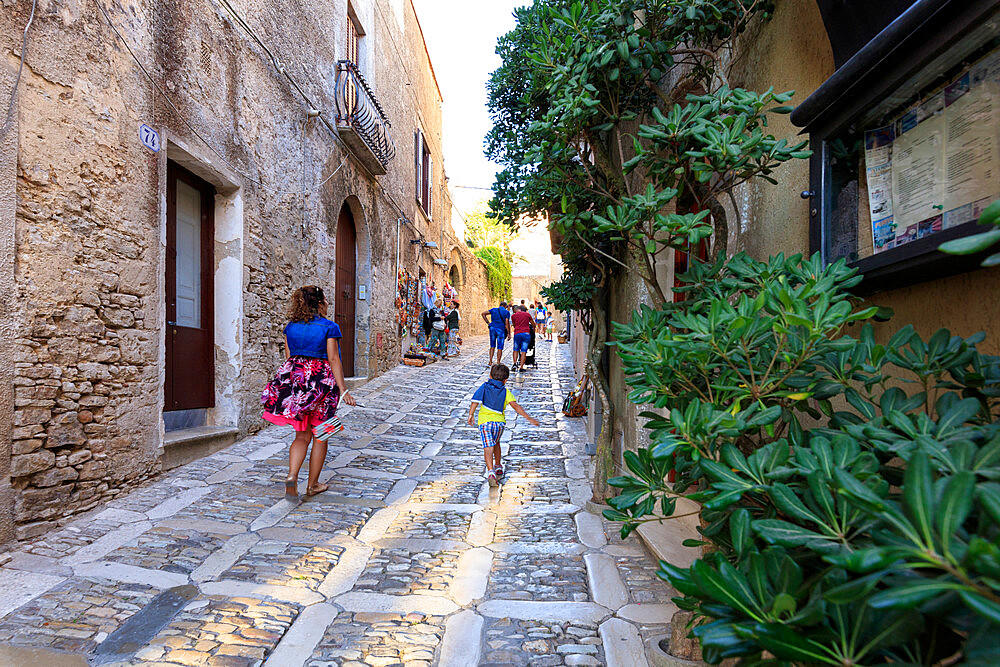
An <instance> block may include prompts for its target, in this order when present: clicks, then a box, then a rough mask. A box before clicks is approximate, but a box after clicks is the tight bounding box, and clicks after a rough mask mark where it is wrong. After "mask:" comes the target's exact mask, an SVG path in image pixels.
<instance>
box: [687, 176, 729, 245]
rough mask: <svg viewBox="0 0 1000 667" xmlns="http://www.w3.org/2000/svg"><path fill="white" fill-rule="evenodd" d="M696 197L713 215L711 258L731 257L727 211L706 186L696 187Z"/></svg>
mask: <svg viewBox="0 0 1000 667" xmlns="http://www.w3.org/2000/svg"><path fill="white" fill-rule="evenodd" d="M695 195H696V196H697V197H698V200H699V201H700V202H701V204H702V205H703V206H704V207H705V208H707V209H708V210H709V212H710V213H711V214H712V223H713V227H714V228H715V232H714V234H713V235H712V236H713V237H714V238H713V239H712V252H711V254H710V255H709V257H710V258H711V259H712V260H715V259H718V257H719V255H722V257H723V258H726V257H728V256H729V221H728V220H727V219H726V209H725V207H724V206H723V205H722V202H720V201H719V200H718V198H716V197H713V196H712V195H710V194H708V188H707V187H705V186H704V185H696V186H695Z"/></svg>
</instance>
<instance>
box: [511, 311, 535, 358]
mask: <svg viewBox="0 0 1000 667" xmlns="http://www.w3.org/2000/svg"><path fill="white" fill-rule="evenodd" d="M510 322H511V324H512V325H513V326H514V361H513V364H514V368H513V370H514V372H515V373H520V372H521V370H523V369H524V362H525V360H526V359H527V356H528V348H529V347H530V346H531V334H532V333H533V332H534V331H535V323H534V322H532V321H531V315H529V314H528V309H527V308H526V307H525V306H521V307H519V308H518V309H517V312H515V313H514V314H513V315H511V316H510Z"/></svg>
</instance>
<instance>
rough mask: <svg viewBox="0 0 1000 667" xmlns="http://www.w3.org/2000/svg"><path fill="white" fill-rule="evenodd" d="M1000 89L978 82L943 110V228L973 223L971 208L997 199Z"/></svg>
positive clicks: (987, 82)
mask: <svg viewBox="0 0 1000 667" xmlns="http://www.w3.org/2000/svg"><path fill="white" fill-rule="evenodd" d="M998 100H1000V85H998V84H997V83H996V82H995V81H990V80H985V81H981V82H980V83H979V85H977V86H974V87H971V88H969V89H968V90H966V91H965V92H964V94H962V95H961V96H960V97H958V98H957V99H955V100H954V101H953V102H952V103H951V104H950V105H949V106H948V108H947V109H946V110H945V115H944V118H945V142H944V161H945V183H946V185H945V191H944V210H945V211H946V213H945V225H946V226H948V227H952V226H954V225H960V224H962V223H964V222H968V221H970V220H972V206H971V204H972V203H973V202H976V201H978V200H980V199H984V198H992V197H996V196H997V194H998V192H997V189H998V188H997V184H998V182H1000V147H998V146H997V128H998V127H1000V111H998Z"/></svg>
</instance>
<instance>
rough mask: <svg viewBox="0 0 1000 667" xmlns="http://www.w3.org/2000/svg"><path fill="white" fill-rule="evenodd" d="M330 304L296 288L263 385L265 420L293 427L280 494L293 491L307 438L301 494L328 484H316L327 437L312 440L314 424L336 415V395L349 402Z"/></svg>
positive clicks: (314, 290)
mask: <svg viewBox="0 0 1000 667" xmlns="http://www.w3.org/2000/svg"><path fill="white" fill-rule="evenodd" d="M328 310H329V304H328V303H327V301H326V297H325V296H324V295H323V290H322V289H320V288H319V287H317V286H315V285H306V286H305V287H300V288H299V289H297V290H295V293H294V294H292V303H291V306H290V307H289V309H288V320H289V322H288V324H286V325H285V329H284V334H285V359H286V361H285V362H284V363H283V364H282V365H281V366H280V367H279V368H278V372H277V374H276V375H275V377H274V379H273V380H271V381H270V382H268V383H267V386H266V387H265V388H264V392H263V393H262V394H261V397H260V400H261V403H263V405H264V415H263V416H264V419H266V420H267V421H269V422H271V423H272V424H281V425H286V426H291V427H292V429H293V430H294V431H295V439H294V440H293V441H292V446H291V449H290V450H289V452H288V478H287V479H286V480H285V494H286V495H288V496H297V495H298V480H299V470H301V468H302V463H303V462H304V461H305V459H306V451H307V450H308V448H309V441H310V440H312V443H313V444H312V454H311V455H310V456H309V480H308V483H307V485H306V495H307V496H312V495H315V494H317V493H322V492H323V491H326V490H327V489H328V488H329V487H328V486H327V485H326V484H320V483H319V473H320V471H321V470H322V469H323V462H324V461H325V460H326V449H327V446H326V441H325V440H319V439H314V437H313V428H314V427H316V426H318V425H319V424H322V423H323V422H325V421H326V420H328V419H330V418H331V417H333V416H335V415H336V414H337V405H338V403H339V402H340V400H341V399H343V401H344V402H345V403H347V404H348V405H354V404H355V403H354V397H353V396H351V395H350V393H349V392H348V391H347V389H346V388H347V383H346V382H345V381H344V368H343V366H342V365H341V363H340V338H341V335H340V327H339V326H337V324H336V323H334V322H331V321H330V320H328V319H327V318H326V316H327V312H328Z"/></svg>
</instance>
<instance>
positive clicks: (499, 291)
mask: <svg viewBox="0 0 1000 667" xmlns="http://www.w3.org/2000/svg"><path fill="white" fill-rule="evenodd" d="M472 254H473V255H475V256H476V257H478V258H479V259H481V260H483V262H484V263H485V264H486V281H487V287H488V288H489V290H490V296H491V297H493V298H494V299H510V298H511V292H512V289H513V276H512V272H511V271H512V270H511V266H510V262H508V261H507V258H506V257H504V254H503V251H502V250H500V249H499V248H494V247H492V246H490V247H487V248H479V249H478V250H473V251H472Z"/></svg>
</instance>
